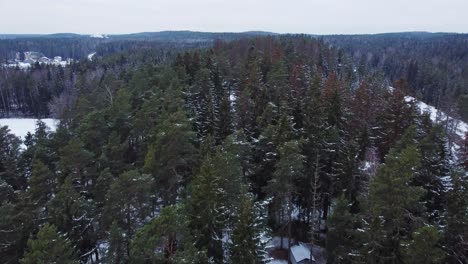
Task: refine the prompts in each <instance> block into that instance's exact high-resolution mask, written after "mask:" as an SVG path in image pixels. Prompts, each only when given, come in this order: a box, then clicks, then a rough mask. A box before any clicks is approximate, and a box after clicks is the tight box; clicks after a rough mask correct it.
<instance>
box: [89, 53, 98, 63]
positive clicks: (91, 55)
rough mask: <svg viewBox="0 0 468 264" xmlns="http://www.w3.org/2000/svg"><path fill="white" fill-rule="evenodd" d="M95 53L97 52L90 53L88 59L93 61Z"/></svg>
mask: <svg viewBox="0 0 468 264" xmlns="http://www.w3.org/2000/svg"><path fill="white" fill-rule="evenodd" d="M94 55H96V52H93V53H90V54H88V60H90V61H92V60H93V57H94Z"/></svg>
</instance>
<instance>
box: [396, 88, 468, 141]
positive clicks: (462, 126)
mask: <svg viewBox="0 0 468 264" xmlns="http://www.w3.org/2000/svg"><path fill="white" fill-rule="evenodd" d="M405 101H406V102H415V103H416V105H417V106H418V108H419V111H420V112H421V113H429V117H430V118H431V120H432V121H433V122H434V123H439V122H441V121H446V120H448V121H449V122H450V123H451V124H453V125H456V129H455V133H456V134H457V135H458V136H460V137H461V138H464V137H465V133H467V132H468V124H467V123H465V122H463V121H461V120H458V119H455V118H453V117H451V116H447V114H445V113H444V112H442V111H440V110H439V109H437V108H435V107H434V106H432V105H428V104H426V103H424V102H421V101H419V100H417V99H415V98H414V97H411V96H405Z"/></svg>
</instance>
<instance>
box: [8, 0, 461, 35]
mask: <svg viewBox="0 0 468 264" xmlns="http://www.w3.org/2000/svg"><path fill="white" fill-rule="evenodd" d="M0 10H1V11H2V12H1V14H0V33H17V34H19V33H58V32H73V33H132V32H143V31H161V30H196V31H216V32H239V31H248V30H263V31H273V32H279V33H285V32H290V33H317V34H336V33H338V34H339V33H343V34H348V33H378V32H399V31H433V32H435V31H437V32H439V31H445V32H468V0H281V1H280V0H230V1H225V0H165V1H163V0H0Z"/></svg>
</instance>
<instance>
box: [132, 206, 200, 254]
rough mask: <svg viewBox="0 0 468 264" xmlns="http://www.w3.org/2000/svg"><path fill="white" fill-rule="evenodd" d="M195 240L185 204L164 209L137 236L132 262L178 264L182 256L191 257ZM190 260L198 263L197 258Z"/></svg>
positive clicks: (133, 247)
mask: <svg viewBox="0 0 468 264" xmlns="http://www.w3.org/2000/svg"><path fill="white" fill-rule="evenodd" d="M192 245H193V238H192V237H191V235H190V232H189V229H188V217H187V214H186V208H185V206H184V205H183V204H178V205H171V206H167V207H165V208H164V209H162V211H161V213H160V215H159V216H157V217H155V218H153V219H152V220H151V221H150V222H149V223H147V224H146V225H145V226H143V227H142V228H141V229H139V230H138V232H137V233H136V235H135V238H134V239H133V241H132V245H131V251H130V252H131V255H130V260H131V262H132V263H178V262H177V261H176V259H177V258H178V257H179V256H182V255H187V253H188V254H189V255H190V253H191V252H190V251H191V250H193V246H192ZM189 258H190V259H187V261H194V262H196V259H197V257H196V256H189Z"/></svg>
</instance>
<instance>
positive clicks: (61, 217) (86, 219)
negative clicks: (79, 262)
mask: <svg viewBox="0 0 468 264" xmlns="http://www.w3.org/2000/svg"><path fill="white" fill-rule="evenodd" d="M48 209H49V218H50V222H51V223H52V224H54V225H55V226H56V227H57V229H58V230H59V231H60V232H62V233H66V234H67V235H68V237H69V238H70V239H71V241H72V243H73V245H74V246H75V248H76V250H77V251H78V253H81V254H85V253H87V252H89V251H90V250H92V249H94V247H95V245H96V239H97V238H96V235H95V232H94V229H93V225H94V223H95V217H94V206H93V204H92V203H91V202H90V201H88V200H85V199H84V198H83V197H82V196H80V194H79V193H78V192H77V191H76V189H75V187H74V184H73V181H72V179H71V177H67V178H66V179H65V181H64V183H63V184H62V185H61V186H60V187H59V191H58V193H57V194H56V195H55V197H54V198H53V199H52V200H51V201H50V202H49V206H48Z"/></svg>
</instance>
